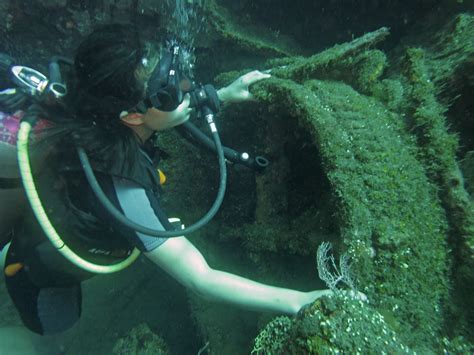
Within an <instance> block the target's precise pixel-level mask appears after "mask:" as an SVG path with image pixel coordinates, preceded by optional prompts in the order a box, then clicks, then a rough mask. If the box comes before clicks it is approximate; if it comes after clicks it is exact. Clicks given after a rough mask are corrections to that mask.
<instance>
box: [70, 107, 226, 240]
mask: <svg viewBox="0 0 474 355" xmlns="http://www.w3.org/2000/svg"><path fill="white" fill-rule="evenodd" d="M201 110H202V111H203V116H205V117H206V119H207V121H208V123H209V125H210V126H211V132H212V137H213V139H214V144H215V148H216V151H217V157H218V160H219V170H220V179H219V190H218V192H217V197H216V199H215V201H214V203H213V205H212V206H211V208H210V209H209V211H208V212H207V213H206V214H205V215H204V217H202V218H201V219H200V220H199V221H197V222H196V223H194V224H192V225H191V226H189V227H187V228H185V229H179V230H174V231H162V230H156V229H151V228H148V227H145V226H142V225H140V224H137V223H135V222H133V221H131V220H130V219H128V218H127V217H125V216H124V215H123V214H122V213H121V212H120V211H119V210H118V209H117V208H116V207H115V206H114V205H113V204H112V203H111V202H110V200H109V199H108V197H107V196H106V195H105V193H104V191H103V190H102V188H101V187H100V185H99V182H98V181H97V179H96V178H95V176H94V171H93V170H92V167H91V165H90V162H89V159H88V157H87V154H86V152H85V151H84V149H83V148H81V147H77V152H78V154H79V159H80V160H81V164H82V168H83V169H84V172H85V174H86V178H87V181H88V182H89V184H90V186H91V188H92V191H93V192H94V193H95V195H96V196H97V198H98V199H99V201H100V203H101V204H102V205H103V206H104V207H105V209H106V210H107V211H108V212H109V213H110V214H111V216H112V217H113V218H114V219H115V220H117V222H119V223H121V224H122V225H124V226H126V227H128V228H131V229H133V230H135V231H137V232H140V233H143V234H146V235H149V236H152V237H161V238H173V237H181V236H183V235H185V234H189V233H192V232H195V231H196V230H198V229H199V228H201V227H203V226H204V225H206V224H207V223H209V221H210V220H211V219H212V218H213V217H214V216H215V215H216V213H217V211H218V210H219V208H220V206H221V204H222V201H223V200H224V195H225V190H226V181H227V167H226V163H225V157H224V152H223V149H222V143H221V140H220V137H219V134H218V132H217V130H216V129H215V126H214V121H213V117H214V114H213V113H212V111H211V110H210V109H208V108H207V107H203V108H202V109H201Z"/></svg>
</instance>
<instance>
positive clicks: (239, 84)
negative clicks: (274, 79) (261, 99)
mask: <svg viewBox="0 0 474 355" xmlns="http://www.w3.org/2000/svg"><path fill="white" fill-rule="evenodd" d="M270 76H271V75H270V74H265V73H262V72H260V71H258V70H254V71H251V72H250V73H247V74H244V75H242V76H241V77H239V78H237V79H236V80H235V81H234V82H233V83H232V84H230V85H229V86H226V87H224V88H222V89H220V90H218V91H217V96H219V100H221V101H222V102H243V101H249V100H254V96H253V95H252V94H251V92H250V91H249V86H250V85H252V84H253V83H256V82H257V81H260V80H263V79H267V78H269V77H270Z"/></svg>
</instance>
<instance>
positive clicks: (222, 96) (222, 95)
mask: <svg viewBox="0 0 474 355" xmlns="http://www.w3.org/2000/svg"><path fill="white" fill-rule="evenodd" d="M217 97H218V98H219V101H221V102H227V101H229V99H230V96H229V88H228V87H227V86H225V87H223V88H220V89H219V90H217Z"/></svg>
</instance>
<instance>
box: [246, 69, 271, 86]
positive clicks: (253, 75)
mask: <svg viewBox="0 0 474 355" xmlns="http://www.w3.org/2000/svg"><path fill="white" fill-rule="evenodd" d="M270 77H271V75H270V74H268V73H262V72H261V71H259V70H254V71H251V72H250V73H247V74H245V75H243V76H242V78H241V79H242V84H244V85H247V86H248V85H251V84H253V83H255V82H257V81H260V80H263V79H268V78H270Z"/></svg>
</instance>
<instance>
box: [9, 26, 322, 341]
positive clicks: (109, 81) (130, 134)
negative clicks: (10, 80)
mask: <svg viewBox="0 0 474 355" xmlns="http://www.w3.org/2000/svg"><path fill="white" fill-rule="evenodd" d="M178 51H179V48H177V47H176V46H174V47H172V48H171V49H163V50H161V51H160V50H158V49H157V48H154V47H153V45H150V44H149V43H144V41H142V39H141V38H140V36H139V35H138V32H137V30H136V28H135V27H133V26H131V25H123V24H120V25H118V24H117V25H105V26H102V27H100V28H98V29H96V30H95V31H93V32H92V33H91V34H90V35H88V36H87V37H86V38H85V39H84V40H83V41H82V43H81V44H80V45H79V47H78V49H77V52H76V54H75V58H74V61H73V62H72V61H71V62H70V63H67V60H63V62H66V64H67V65H69V66H70V68H69V70H70V72H71V73H70V75H68V78H67V80H65V82H66V85H65V86H64V87H62V86H57V87H56V88H55V89H54V90H53V89H51V91H52V92H53V93H54V94H55V95H56V97H61V100H60V101H61V104H58V105H55V104H51V103H50V102H49V101H48V100H47V99H45V100H44V101H42V102H36V101H34V100H31V99H30V98H28V97H26V98H25V95H23V94H21V95H18V94H20V93H12V96H11V100H10V101H12V100H13V99H14V98H15V100H17V101H21V104H22V105H23V106H24V105H25V102H24V101H27V103H28V105H29V109H28V110H26V111H25V112H18V111H15V110H14V109H12V108H14V107H18V105H15V104H11V105H10V111H11V112H10V114H9V115H7V114H4V115H3V116H2V118H1V120H2V125H1V126H0V128H2V130H3V133H4V135H3V136H2V137H5V136H6V134H7V133H5V132H6V131H7V128H8V127H7V125H6V123H7V120H10V122H13V123H14V122H19V120H20V119H22V120H23V119H25V120H26V121H28V119H29V118H31V117H35V118H38V117H39V118H40V120H39V123H37V122H35V123H34V125H35V126H34V133H35V137H34V144H33V146H32V148H31V149H32V150H33V151H38V150H41V151H42V152H45V153H44V154H43V155H44V157H43V158H42V159H32V160H31V164H32V173H31V174H32V176H33V179H29V178H28V177H29V175H28V174H29V173H28V172H26V173H22V180H23V185H24V186H25V190H26V192H27V196H28V199H29V200H30V204H28V203H24V204H23V205H24V208H22V206H20V205H19V206H13V207H14V208H11V207H10V209H13V210H14V211H12V214H13V212H18V211H21V216H17V215H15V216H14V215H12V216H8V217H9V219H11V220H13V221H14V222H12V223H10V224H9V225H6V223H7V222H6V221H5V219H4V218H3V216H2V222H1V223H2V224H3V225H2V226H1V228H0V232H1V233H2V238H3V244H4V245H5V244H6V243H7V242H9V243H8V244H6V245H5V247H4V250H3V253H4V254H5V263H4V274H5V280H6V286H7V289H8V292H9V294H10V296H11V299H12V301H13V303H14V304H15V306H16V308H17V310H18V312H19V314H20V316H21V318H22V321H23V323H24V324H25V326H26V327H27V328H29V329H30V330H32V331H33V332H36V333H39V334H54V333H58V332H62V331H64V330H66V329H68V328H70V327H71V326H72V325H74V324H75V323H76V322H77V321H78V319H79V318H80V314H81V282H82V281H84V280H86V279H88V278H90V277H92V276H94V275H96V274H97V273H105V272H103V269H101V267H102V266H103V267H105V266H106V265H107V264H111V265H113V264H114V263H116V262H120V261H121V260H124V259H129V258H131V256H132V255H135V257H136V253H135V251H136V250H138V251H140V252H142V253H143V254H144V255H145V256H146V257H147V258H149V259H150V260H151V261H152V262H153V263H154V264H156V265H157V266H158V267H160V268H162V269H163V270H164V271H166V272H167V273H168V274H170V275H171V276H172V277H173V278H175V279H176V280H177V281H178V282H179V283H181V284H182V285H184V286H185V287H187V288H188V289H190V290H191V291H194V292H196V293H197V294H199V295H201V296H203V297H206V298H210V299H214V300H216V301H223V302H228V303H230V304H235V305H238V306H242V307H245V308H249V309H254V310H259V311H273V312H278V313H284V314H296V313H297V312H298V311H299V310H300V309H301V308H302V307H303V306H305V305H307V304H309V303H311V302H313V301H314V300H315V299H317V298H319V297H321V296H323V295H326V294H330V293H331V291H330V290H314V291H309V292H302V291H297V290H292V289H285V288H280V287H273V286H270V285H265V284H262V283H259V282H255V281H252V280H249V279H246V278H244V277H240V276H238V275H234V274H231V273H228V272H225V271H220V270H216V269H213V268H211V267H210V266H209V265H208V264H207V262H206V260H205V258H204V257H203V255H202V254H201V253H200V251H199V250H198V249H197V248H196V247H195V246H194V245H193V244H192V243H191V242H190V241H189V240H188V239H187V238H186V237H185V236H184V234H187V233H190V232H192V231H193V230H195V228H194V229H193V228H185V227H183V226H182V225H181V223H180V222H179V221H176V220H173V219H168V217H167V216H166V214H165V212H164V211H163V210H162V208H161V205H160V194H161V190H160V180H161V182H162V181H163V179H164V175H163V173H161V172H160V171H159V170H157V164H158V161H159V153H160V151H159V150H158V149H157V148H156V147H155V144H154V142H155V139H154V138H155V137H156V134H157V133H158V132H160V131H162V130H165V129H169V128H172V127H177V126H182V125H185V124H187V123H188V122H189V121H188V120H189V118H190V116H191V114H192V113H193V112H198V113H199V115H201V116H203V118H204V119H206V121H207V122H208V124H209V127H210V129H211V132H212V133H213V134H214V133H216V132H215V131H216V128H215V124H214V122H213V113H215V111H217V110H218V106H219V102H244V101H247V100H251V99H252V95H251V93H250V92H249V90H248V87H249V85H251V84H252V83H255V82H257V81H259V80H262V79H265V78H268V77H269V76H270V75H269V74H265V73H262V72H259V71H253V72H250V73H248V74H246V75H243V76H241V77H240V78H238V79H237V80H236V81H234V82H233V83H232V84H230V85H229V86H227V87H224V88H221V89H220V90H214V88H213V87H212V86H208V85H205V86H195V87H194V88H193V84H192V83H191V82H190V81H186V80H184V77H185V76H184V75H183V74H182V73H180V72H181V71H182V70H183V69H182V63H181V60H180V59H179V55H178ZM59 62H60V61H59ZM53 64H55V65H58V61H57V62H56V63H53ZM60 64H64V63H60ZM21 70H23V71H24V70H25V69H24V68H23V69H21V68H20V69H18V70H17V74H18V75H19V77H21V75H20V74H21ZM23 74H24V73H23ZM178 74H180V75H181V76H178ZM56 76H58V75H56ZM23 77H24V78H26V79H28V78H29V79H28V80H33V79H31V78H32V76H28V75H26V74H25V75H23ZM26 79H25V80H26ZM55 80H56V81H58V82H59V81H62V78H60V76H58V77H57V78H56V79H55ZM33 81H35V80H33ZM38 81H39V82H41V80H37V81H36V84H35V85H37V86H38V87H39V86H40V84H39V83H38ZM65 88H67V94H66V95H63V94H65V92H66V90H65ZM0 89H5V88H0ZM62 90H63V91H62ZM61 91H62V92H61ZM4 95H7V93H5V90H4V91H2V95H0V96H4ZM16 95H18V96H16ZM2 100H3V99H2ZM1 102H3V101H1ZM1 102H0V104H1ZM193 114H194V113H193ZM22 116H24V117H23V118H22ZM22 124H23V123H22ZM38 127H39V128H38ZM17 130H18V128H14V129H11V130H10V131H9V132H10V133H9V134H10V135H9V137H12V136H14V135H15V134H17V133H18V132H16V131H17ZM189 132H191V133H189ZM188 135H191V136H194V138H195V139H197V140H204V141H206V138H202V137H201V138H199V133H196V131H193V130H192V129H191V130H190V131H188ZM196 137H198V138H196ZM15 139H18V140H19V141H20V139H21V138H20V134H18V137H15ZM209 141H210V142H211V144H209ZM206 142H207V143H205V145H206V144H207V146H208V147H210V149H211V148H214V150H218V151H221V152H224V153H220V158H219V159H220V166H221V174H223V175H225V167H223V166H222V165H224V166H225V160H224V159H228V160H229V159H231V158H229V157H230V156H231V155H232V151H231V150H230V149H228V148H225V147H224V148H222V147H220V148H219V144H220V141H218V139H217V138H216V140H215V144H214V143H212V140H210V139H209V138H207V141H206ZM2 144H3V145H2V146H1V147H2V156H1V158H2V159H3V157H4V153H5V152H6V151H7V149H10V148H11V145H10V146H9V147H8V142H6V141H5V140H3V141H2ZM4 148H5V149H4ZM7 153H8V152H7ZM7 153H5V154H7ZM8 154H9V153H8ZM218 154H219V153H218ZM33 155H34V154H33ZM234 158H235V159H241V160H242V161H244V160H245V161H249V157H248V155H246V154H240V155H239V156H238V157H236V156H234ZM256 161H257V159H254V160H253V163H252V164H254V165H258V163H257V162H256ZM260 162H261V163H262V160H261V161H260ZM2 164H3V163H2ZM20 165H21V163H20ZM261 165H264V164H263V163H262V164H261ZM24 169H26V168H24ZM224 178H225V176H224ZM18 179H19V177H18V176H7V177H6V178H5V179H3V180H2V181H4V185H2V186H0V190H1V191H4V192H5V191H10V192H12V193H14V192H17V193H18V191H19V190H21V188H20V187H21V186H20V185H19V184H15V183H14V181H16V180H18ZM30 180H31V181H30ZM221 180H222V178H221ZM32 181H33V183H34V188H33V187H28V186H29V185H28V184H31V183H32ZM221 185H222V181H221ZM224 187H225V182H224ZM35 189H36V190H37V191H32V190H35ZM220 190H222V189H220ZM221 192H222V191H221ZM36 193H37V196H36V195H35V194H36ZM221 195H223V192H222V193H221ZM32 196H33V197H32ZM35 196H36V197H38V199H37V202H38V203H33V202H31V201H32V200H34V198H35ZM16 198H18V196H17V197H16ZM16 198H15V199H16ZM220 199H221V200H222V196H221V197H220ZM19 201H22V199H21V200H19ZM34 201H36V200H34ZM19 204H20V202H19ZM30 205H31V206H30ZM110 205H111V206H110ZM41 206H43V207H44V209H43V210H41ZM38 210H39V211H40V212H38ZM41 211H42V212H41ZM213 214H215V211H212V213H211V217H209V218H212V215H213ZM116 215H118V216H116ZM209 218H207V220H206V221H205V222H207V221H208V219H209ZM123 220H125V222H124V221H123ZM45 221H46V222H45ZM127 221H128V222H127ZM49 222H50V223H49ZM205 222H204V224H205ZM48 223H49V224H48ZM202 224H203V223H201V225H199V227H201V226H202ZM182 228H184V229H182ZM196 228H197V227H196ZM10 230H11V231H12V232H10ZM181 232H182V234H181ZM167 233H168V234H167ZM51 235H54V236H56V239H55V238H54V237H51ZM0 241H1V240H0ZM4 245H0V248H1V247H2V246H4ZM65 256H66V257H65ZM83 260H86V261H83ZM71 261H73V262H71ZM94 265H96V266H97V267H96V268H94ZM104 265H105V266H104Z"/></svg>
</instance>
